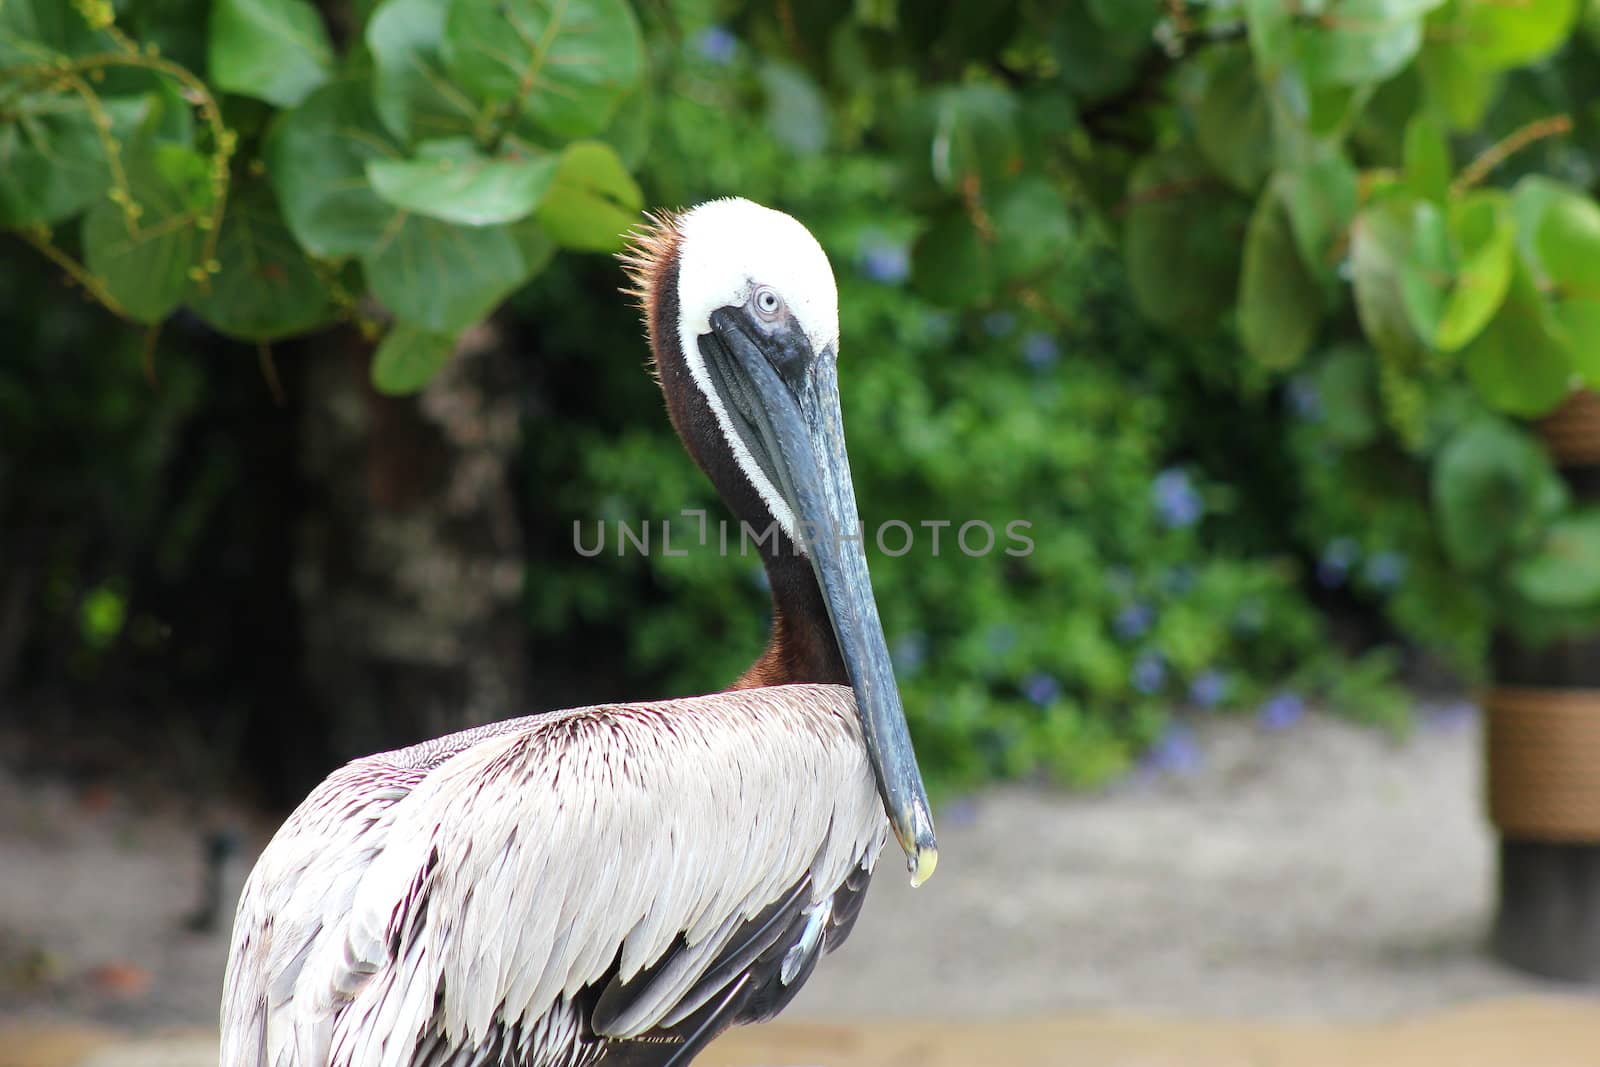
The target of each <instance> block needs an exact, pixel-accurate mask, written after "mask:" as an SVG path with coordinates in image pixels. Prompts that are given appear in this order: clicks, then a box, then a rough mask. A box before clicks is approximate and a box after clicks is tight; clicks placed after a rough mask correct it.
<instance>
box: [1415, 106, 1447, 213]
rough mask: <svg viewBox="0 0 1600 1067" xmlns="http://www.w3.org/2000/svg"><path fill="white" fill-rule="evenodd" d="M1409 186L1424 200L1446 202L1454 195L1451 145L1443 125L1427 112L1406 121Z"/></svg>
mask: <svg viewBox="0 0 1600 1067" xmlns="http://www.w3.org/2000/svg"><path fill="white" fill-rule="evenodd" d="M1405 173H1406V186H1407V188H1409V189H1410V190H1411V191H1412V192H1413V193H1415V194H1416V195H1417V196H1420V197H1421V198H1422V199H1424V200H1432V201H1435V202H1437V203H1443V202H1444V199H1445V197H1447V196H1449V195H1450V176H1451V174H1452V173H1454V168H1453V167H1452V166H1451V164H1450V146H1449V145H1448V144H1446V143H1445V139H1444V131H1443V130H1441V129H1439V124H1438V123H1436V122H1434V121H1433V119H1431V118H1429V117H1428V116H1427V115H1424V114H1417V115H1414V116H1412V118H1411V121H1410V122H1408V123H1406V143H1405Z"/></svg>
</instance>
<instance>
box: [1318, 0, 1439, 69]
mask: <svg viewBox="0 0 1600 1067" xmlns="http://www.w3.org/2000/svg"><path fill="white" fill-rule="evenodd" d="M1441 2H1442V0H1327V3H1324V4H1320V5H1318V6H1319V7H1320V11H1318V12H1317V13H1315V14H1313V15H1311V16H1310V17H1306V18H1301V19H1297V20H1296V21H1295V23H1294V28H1293V30H1292V31H1291V32H1292V34H1293V40H1294V45H1293V49H1294V55H1295V58H1296V59H1297V60H1298V63H1299V67H1300V70H1301V72H1302V73H1303V75H1304V77H1305V79H1306V82H1307V83H1308V84H1310V85H1312V86H1317V85H1355V84H1359V83H1361V82H1378V81H1383V80H1385V79H1386V78H1389V77H1392V76H1393V75H1395V74H1397V73H1399V72H1400V70H1401V68H1403V67H1404V66H1405V65H1406V64H1407V63H1410V62H1411V60H1412V58H1413V57H1415V56H1416V54H1417V51H1418V49H1420V48H1421V47H1422V20H1423V18H1424V17H1425V16H1426V15H1427V13H1428V12H1429V11H1431V10H1432V9H1433V8H1435V7H1438V6H1439V4H1440V3H1441Z"/></svg>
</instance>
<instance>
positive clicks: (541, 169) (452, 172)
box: [367, 140, 556, 226]
mask: <svg viewBox="0 0 1600 1067" xmlns="http://www.w3.org/2000/svg"><path fill="white" fill-rule="evenodd" d="M417 154H418V156H419V157H420V158H418V159H369V160H367V180H368V181H370V182H371V183H372V188H373V191H374V192H376V193H377V194H378V195H379V196H381V197H382V198H383V199H385V200H387V201H388V202H389V203H391V204H393V205H395V206H396V207H399V208H404V209H405V210H407V211H414V212H416V213H417V214H419V215H427V216H428V217H429V218H435V219H442V220H444V221H445V222H459V223H461V224H462V225H463V226H493V225H496V224H499V223H502V222H514V221H515V220H517V219H520V218H525V217H527V216H528V215H531V214H533V209H534V208H536V207H538V206H539V202H540V201H541V200H542V199H544V194H545V190H547V189H549V188H550V181H551V179H552V178H553V177H555V173H556V157H555V156H552V155H545V154H542V153H541V154H540V155H539V156H538V157H536V158H521V159H515V158H511V159H506V158H502V159H494V158H492V157H490V156H486V155H484V154H483V153H482V152H479V151H478V150H477V147H476V146H475V145H473V143H472V142H471V141H465V140H451V141H428V142H424V143H423V144H421V145H419V146H418V147H417Z"/></svg>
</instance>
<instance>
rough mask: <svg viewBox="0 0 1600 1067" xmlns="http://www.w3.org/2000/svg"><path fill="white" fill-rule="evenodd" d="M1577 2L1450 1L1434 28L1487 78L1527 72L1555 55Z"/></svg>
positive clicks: (1575, 13)
mask: <svg viewBox="0 0 1600 1067" xmlns="http://www.w3.org/2000/svg"><path fill="white" fill-rule="evenodd" d="M1578 4H1579V0H1517V2H1516V3H1506V2H1505V0H1453V2H1452V3H1451V5H1450V7H1449V8H1448V9H1447V10H1446V11H1445V12H1444V13H1442V15H1441V18H1440V23H1439V25H1440V26H1441V28H1442V29H1443V30H1444V31H1445V32H1446V36H1445V38H1444V39H1445V40H1447V41H1449V42H1451V44H1452V46H1453V47H1454V48H1455V49H1457V50H1459V52H1460V54H1461V56H1462V59H1463V60H1464V61H1465V62H1466V63H1467V64H1468V65H1470V66H1471V67H1472V68H1473V69H1475V70H1477V71H1480V72H1483V73H1488V72H1491V71H1499V70H1510V69H1511V68H1513V67H1522V66H1527V65H1528V64H1530V63H1533V62H1535V61H1537V60H1539V59H1543V58H1544V57H1545V56H1547V55H1549V54H1550V53H1551V52H1554V51H1555V50H1556V49H1557V48H1559V47H1560V46H1561V44H1562V43H1563V42H1565V41H1566V39H1567V37H1568V36H1569V35H1570V34H1571V33H1572V28H1573V25H1574V23H1575V22H1576V20H1577V16H1578Z"/></svg>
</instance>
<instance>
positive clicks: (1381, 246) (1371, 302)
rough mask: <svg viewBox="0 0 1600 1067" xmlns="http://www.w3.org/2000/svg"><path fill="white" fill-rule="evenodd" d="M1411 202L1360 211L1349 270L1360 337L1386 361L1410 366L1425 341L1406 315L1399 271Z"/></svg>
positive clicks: (1402, 199)
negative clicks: (1363, 335)
mask: <svg viewBox="0 0 1600 1067" xmlns="http://www.w3.org/2000/svg"><path fill="white" fill-rule="evenodd" d="M1415 203H1416V202H1415V201H1414V200H1412V199H1411V198H1409V197H1406V196H1388V197H1385V198H1382V199H1380V200H1378V201H1377V202H1375V203H1373V204H1369V205H1368V206H1367V207H1365V208H1363V209H1362V211H1361V213H1360V214H1358V215H1357V216H1356V219H1355V222H1354V223H1353V224H1352V225H1351V227H1350V265H1351V269H1352V271H1353V272H1354V278H1353V285H1354V288H1355V296H1356V316H1357V317H1358V318H1359V319H1360V320H1361V329H1362V332H1364V333H1365V334H1366V335H1367V340H1368V341H1370V342H1371V343H1372V347H1374V348H1376V349H1377V350H1378V351H1379V352H1380V353H1381V354H1382V355H1384V356H1385V357H1386V358H1388V359H1390V360H1393V361H1395V362H1396V363H1399V364H1407V365H1412V366H1415V365H1416V364H1417V363H1418V362H1419V360H1420V358H1421V356H1422V354H1423V341H1422V339H1421V338H1420V337H1419V336H1418V335H1417V331H1416V330H1415V329H1414V328H1413V327H1412V325H1411V318H1410V315H1409V314H1408V312H1407V308H1406V300H1405V295H1404V285H1403V283H1402V270H1403V267H1404V265H1405V264H1406V262H1407V261H1408V260H1409V259H1410V257H1411V254H1412V249H1411V245H1412V215H1413V207H1414V206H1415Z"/></svg>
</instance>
